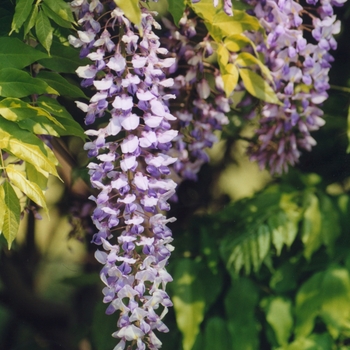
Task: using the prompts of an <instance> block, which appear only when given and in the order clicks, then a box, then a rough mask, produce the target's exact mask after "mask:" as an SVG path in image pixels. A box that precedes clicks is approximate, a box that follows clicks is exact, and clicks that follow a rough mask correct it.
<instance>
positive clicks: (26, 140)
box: [0, 119, 58, 177]
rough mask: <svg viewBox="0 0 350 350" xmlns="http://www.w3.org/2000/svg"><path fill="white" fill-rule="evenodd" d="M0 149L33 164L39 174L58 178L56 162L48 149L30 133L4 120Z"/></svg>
mask: <svg viewBox="0 0 350 350" xmlns="http://www.w3.org/2000/svg"><path fill="white" fill-rule="evenodd" d="M0 148H2V149H5V150H6V151H8V152H10V153H12V154H13V155H14V156H16V157H18V158H19V159H22V160H24V161H26V162H29V163H31V164H33V165H34V166H35V168H36V169H37V170H38V171H39V172H44V173H50V174H53V175H55V176H57V177H58V174H57V170H56V165H57V164H58V161H57V159H56V157H55V155H54V154H53V152H52V151H51V150H50V148H49V147H47V146H46V145H45V144H44V143H43V142H42V141H41V140H40V139H39V138H38V137H36V136H35V135H33V134H32V133H31V132H29V131H26V130H22V129H21V128H20V127H19V126H18V125H16V124H15V123H13V122H9V121H7V120H5V119H4V120H3V121H2V122H1V125H0Z"/></svg>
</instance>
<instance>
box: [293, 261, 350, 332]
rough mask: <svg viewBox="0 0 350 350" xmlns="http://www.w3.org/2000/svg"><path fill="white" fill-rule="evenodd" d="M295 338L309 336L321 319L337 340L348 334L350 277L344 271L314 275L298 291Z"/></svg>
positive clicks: (327, 271) (343, 269) (331, 270)
mask: <svg viewBox="0 0 350 350" xmlns="http://www.w3.org/2000/svg"><path fill="white" fill-rule="evenodd" d="M295 313H296V329H295V334H296V335H297V337H306V336H308V335H309V334H310V333H311V331H312V330H313V328H314V323H315V318H316V317H317V316H320V317H321V318H322V319H323V321H324V323H325V324H326V326H327V328H328V331H329V333H330V334H331V336H332V337H333V338H334V339H337V338H338V336H339V334H340V332H342V331H344V330H347V331H349V330H350V276H349V272H348V270H347V269H345V268H343V267H337V266H334V267H330V268H328V269H327V270H326V271H322V272H318V273H315V274H314V275H313V276H312V277H311V278H309V279H308V280H307V281H306V282H305V283H304V284H303V285H302V286H301V288H300V289H299V291H298V293H297V296H296V309H295Z"/></svg>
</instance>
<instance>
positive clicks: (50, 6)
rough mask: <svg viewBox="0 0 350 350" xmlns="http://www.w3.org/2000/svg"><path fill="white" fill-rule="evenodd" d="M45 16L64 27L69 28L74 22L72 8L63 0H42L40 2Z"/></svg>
mask: <svg viewBox="0 0 350 350" xmlns="http://www.w3.org/2000/svg"><path fill="white" fill-rule="evenodd" d="M42 8H43V9H44V11H45V13H46V15H47V16H49V17H50V18H52V20H54V21H55V22H56V23H57V24H58V25H60V26H61V27H64V28H71V27H72V25H71V23H72V22H74V17H73V13H72V10H71V8H70V6H69V4H68V3H66V2H65V1H63V0H44V3H43V4H42Z"/></svg>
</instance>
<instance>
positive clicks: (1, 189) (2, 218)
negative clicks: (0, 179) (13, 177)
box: [0, 186, 6, 233]
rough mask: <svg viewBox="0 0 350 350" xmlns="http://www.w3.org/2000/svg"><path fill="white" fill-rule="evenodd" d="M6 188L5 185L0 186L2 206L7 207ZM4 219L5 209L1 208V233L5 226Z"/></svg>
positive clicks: (0, 206) (0, 205) (0, 204)
mask: <svg viewBox="0 0 350 350" xmlns="http://www.w3.org/2000/svg"><path fill="white" fill-rule="evenodd" d="M5 206H6V203H5V190H4V187H3V186H0V208H5ZM4 219H5V210H4V209H2V210H0V233H1V232H2V228H3V227H4Z"/></svg>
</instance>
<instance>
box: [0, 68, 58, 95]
mask: <svg viewBox="0 0 350 350" xmlns="http://www.w3.org/2000/svg"><path fill="white" fill-rule="evenodd" d="M44 93H56V94H58V93H57V92H56V91H55V90H53V89H52V88H50V87H49V85H47V84H46V83H45V82H44V81H42V80H40V79H36V78H32V77H31V76H30V75H29V74H28V73H26V72H24V71H22V70H19V69H15V68H4V69H2V70H0V96H4V97H17V98H21V97H25V96H29V95H32V94H44Z"/></svg>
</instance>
